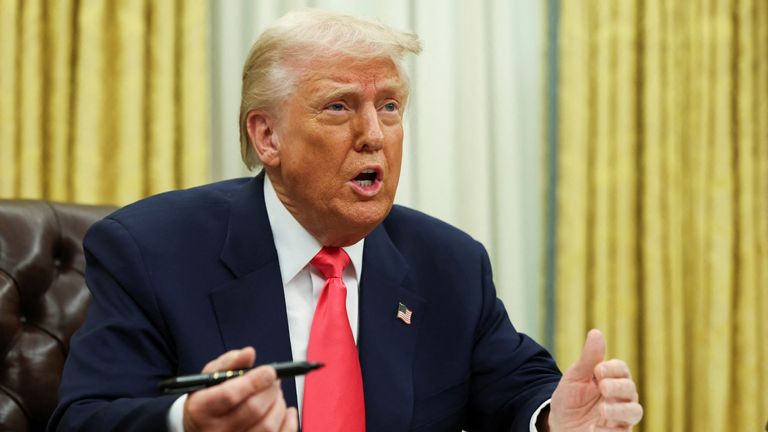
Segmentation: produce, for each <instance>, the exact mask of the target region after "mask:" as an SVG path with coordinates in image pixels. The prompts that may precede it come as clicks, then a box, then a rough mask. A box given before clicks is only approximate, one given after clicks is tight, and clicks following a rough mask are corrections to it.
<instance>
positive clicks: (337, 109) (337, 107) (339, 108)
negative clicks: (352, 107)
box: [325, 102, 345, 112]
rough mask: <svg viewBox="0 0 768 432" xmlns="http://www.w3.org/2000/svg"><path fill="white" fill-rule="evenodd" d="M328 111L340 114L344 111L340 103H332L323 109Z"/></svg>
mask: <svg viewBox="0 0 768 432" xmlns="http://www.w3.org/2000/svg"><path fill="white" fill-rule="evenodd" d="M325 109H327V110H328V111H335V112H341V111H344V109H345V106H344V104H343V103H341V102H334V103H332V104H328V106H326V107H325Z"/></svg>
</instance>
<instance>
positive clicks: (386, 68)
mask: <svg viewBox="0 0 768 432" xmlns="http://www.w3.org/2000/svg"><path fill="white" fill-rule="evenodd" d="M302 66H303V67H300V68H299V71H300V73H299V76H298V79H297V81H296V87H297V89H298V90H299V91H300V92H308V93H323V92H326V91H337V90H339V89H347V90H349V91H371V90H372V91H377V92H378V91H394V92H402V93H403V94H405V93H406V92H407V86H406V84H405V82H404V80H403V79H402V78H401V76H400V71H399V70H398V68H397V66H396V65H395V64H394V62H393V61H392V60H390V59H388V58H383V59H382V58H378V59H367V60H360V59H351V58H345V57H340V58H334V59H321V60H312V61H307V62H305V64H304V65H302Z"/></svg>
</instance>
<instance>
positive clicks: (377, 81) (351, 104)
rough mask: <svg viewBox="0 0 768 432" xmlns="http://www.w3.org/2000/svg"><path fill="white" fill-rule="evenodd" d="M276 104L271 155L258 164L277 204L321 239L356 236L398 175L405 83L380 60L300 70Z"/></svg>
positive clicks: (378, 217) (379, 210)
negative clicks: (274, 154) (274, 151)
mask: <svg viewBox="0 0 768 432" xmlns="http://www.w3.org/2000/svg"><path fill="white" fill-rule="evenodd" d="M302 70H303V71H305V72H303V73H302V74H300V76H299V78H298V79H297V82H296V88H295V90H294V92H293V93H292V94H291V96H290V97H289V98H288V100H287V101H285V102H284V103H283V104H282V105H281V106H280V107H279V108H278V115H277V119H276V123H275V127H274V134H275V135H276V136H275V137H274V138H275V143H276V144H275V146H276V147H277V153H278V157H277V158H276V160H275V161H273V163H271V164H268V163H265V166H266V168H267V172H268V173H269V174H270V179H271V180H272V181H273V184H274V186H275V190H276V191H277V193H278V196H279V197H280V199H281V200H282V201H283V203H284V204H285V205H286V207H288V209H289V210H290V211H291V213H292V214H293V215H294V217H296V219H297V220H298V221H299V222H300V223H301V224H302V225H303V226H304V227H305V228H306V229H307V230H308V231H309V232H310V233H312V234H313V235H314V236H315V237H316V238H318V239H319V240H320V241H321V242H322V243H324V244H325V245H328V246H330V245H333V246H342V245H346V244H351V243H354V242H357V241H358V240H360V239H361V238H362V237H364V236H365V235H367V234H368V233H369V232H370V231H371V230H373V228H375V227H376V225H378V224H379V223H381V221H382V220H383V219H384V218H385V217H386V215H387V214H388V213H389V210H390V208H391V207H392V202H393V200H394V197H395V191H396V189H397V182H398V180H399V178H400V162H401V158H402V144H403V124H402V117H403V109H404V107H405V102H406V98H407V90H406V86H405V84H404V83H403V81H402V80H401V79H400V77H399V73H398V71H397V68H396V67H395V65H394V64H393V63H392V62H391V61H390V60H386V59H377V60H367V61H354V60H350V59H346V60H345V59H344V58H335V59H331V60H322V61H316V62H312V64H311V65H308V66H307V67H305V68H303V69H302Z"/></svg>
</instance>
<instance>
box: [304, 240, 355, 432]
mask: <svg viewBox="0 0 768 432" xmlns="http://www.w3.org/2000/svg"><path fill="white" fill-rule="evenodd" d="M311 263H312V265H313V266H315V268H317V269H318V270H319V271H320V273H322V274H323V276H324V277H325V279H326V280H325V285H324V286H323V291H322V292H321V293H320V298H319V299H318V301H317V307H316V308H315V315H314V317H313V318H312V329H311V330H310V333H309V346H308V347H307V360H309V361H313V362H321V363H324V364H325V367H324V368H322V369H320V370H317V371H315V372H312V373H310V374H308V375H307V377H306V379H305V381H304V407H303V411H304V412H303V415H302V422H301V423H302V426H301V428H302V430H303V431H304V432H325V431H328V432H331V431H349V432H358V431H365V400H364V398H363V377H362V374H361V372H360V359H359V358H358V356H357V347H356V346H355V339H354V338H353V337H352V329H350V327H349V318H348V317H347V287H346V286H345V285H344V281H343V280H342V279H341V275H342V272H343V271H344V268H345V267H346V266H347V265H349V255H347V253H346V252H344V250H343V249H341V248H332V247H324V248H323V249H321V250H320V252H318V253H317V255H315V257H314V258H312V261H311Z"/></svg>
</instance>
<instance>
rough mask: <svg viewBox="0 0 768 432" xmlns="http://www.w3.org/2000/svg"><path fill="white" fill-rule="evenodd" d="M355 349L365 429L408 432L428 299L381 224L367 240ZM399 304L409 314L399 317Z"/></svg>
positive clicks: (364, 252)
mask: <svg viewBox="0 0 768 432" xmlns="http://www.w3.org/2000/svg"><path fill="white" fill-rule="evenodd" d="M362 276H363V277H362V280H361V281H360V330H359V331H360V334H359V337H358V351H359V355H360V366H361V368H362V373H363V387H364V391H365V413H366V424H367V430H368V431H377V430H382V431H385V430H386V431H390V430H407V429H408V427H409V425H410V423H411V416H412V414H413V402H414V401H413V399H414V396H413V370H412V366H413V356H414V352H415V348H416V339H417V335H418V330H419V324H420V322H421V317H423V316H424V311H425V306H426V302H425V300H424V299H423V298H421V297H420V296H418V295H417V294H416V293H415V292H414V291H412V289H411V287H409V280H408V267H407V264H406V263H405V260H404V258H403V257H402V255H400V252H398V250H397V249H396V248H395V246H394V245H393V244H392V241H391V240H390V238H389V236H388V234H387V233H386V230H385V229H384V227H383V226H382V225H380V226H379V227H377V228H376V229H375V230H374V231H373V232H372V233H371V234H370V235H369V236H368V237H367V238H366V240H365V248H364V251H363V275H362ZM399 303H403V304H404V305H406V306H407V307H408V308H409V309H411V311H413V316H412V320H411V324H410V325H406V324H405V323H404V322H402V321H401V320H399V319H397V317H396V316H397V307H398V304H399Z"/></svg>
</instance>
